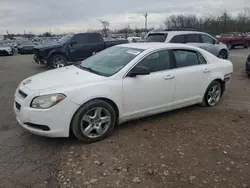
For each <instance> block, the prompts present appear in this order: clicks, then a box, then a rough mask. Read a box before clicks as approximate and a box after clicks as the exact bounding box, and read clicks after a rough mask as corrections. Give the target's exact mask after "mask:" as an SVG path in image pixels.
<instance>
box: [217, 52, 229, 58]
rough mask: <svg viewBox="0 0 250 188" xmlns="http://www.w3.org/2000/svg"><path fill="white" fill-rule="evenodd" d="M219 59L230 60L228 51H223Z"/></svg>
mask: <svg viewBox="0 0 250 188" xmlns="http://www.w3.org/2000/svg"><path fill="white" fill-rule="evenodd" d="M218 57H219V58H221V59H227V58H228V53H227V51H226V50H221V51H220V53H219V55H218Z"/></svg>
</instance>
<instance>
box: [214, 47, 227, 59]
mask: <svg viewBox="0 0 250 188" xmlns="http://www.w3.org/2000/svg"><path fill="white" fill-rule="evenodd" d="M223 51H224V52H226V53H227V59H228V57H229V52H228V50H227V49H225V48H221V49H219V52H218V54H217V57H219V55H220V53H221V52H223Z"/></svg>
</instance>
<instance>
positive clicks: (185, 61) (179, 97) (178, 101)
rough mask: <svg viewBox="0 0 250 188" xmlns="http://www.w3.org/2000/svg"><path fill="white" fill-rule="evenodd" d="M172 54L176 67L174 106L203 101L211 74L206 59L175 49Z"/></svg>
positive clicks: (193, 52)
mask: <svg viewBox="0 0 250 188" xmlns="http://www.w3.org/2000/svg"><path fill="white" fill-rule="evenodd" d="M172 52H173V56H174V59H175V67H176V68H175V83H176V88H175V98H174V106H175V107H182V106H186V105H190V104H195V103H197V102H200V101H202V98H203V95H204V92H205V90H206V87H207V85H208V81H209V76H210V74H211V73H210V70H209V65H208V64H207V63H206V60H205V58H204V57H203V56H202V55H201V54H200V53H199V52H197V51H192V50H186V49H174V50H173V51H172Z"/></svg>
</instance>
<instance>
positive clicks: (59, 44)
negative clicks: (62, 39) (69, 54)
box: [36, 42, 63, 50]
mask: <svg viewBox="0 0 250 188" xmlns="http://www.w3.org/2000/svg"><path fill="white" fill-rule="evenodd" d="M62 45H63V43H59V42H51V43H47V44H41V45H39V46H36V49H39V50H44V49H49V48H56V47H60V46H62Z"/></svg>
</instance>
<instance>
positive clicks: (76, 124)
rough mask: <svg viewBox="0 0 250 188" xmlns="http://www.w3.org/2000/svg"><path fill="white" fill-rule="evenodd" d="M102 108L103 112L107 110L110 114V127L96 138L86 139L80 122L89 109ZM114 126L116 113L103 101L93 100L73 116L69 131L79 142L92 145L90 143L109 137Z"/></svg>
mask: <svg viewBox="0 0 250 188" xmlns="http://www.w3.org/2000/svg"><path fill="white" fill-rule="evenodd" d="M98 107H101V108H104V109H105V110H107V111H108V112H109V114H110V120H111V121H110V122H111V123H110V125H109V127H108V128H107V130H106V132H105V133H104V134H103V135H101V136H99V137H96V138H90V137H87V136H86V135H84V133H83V131H82V130H81V120H82V118H83V116H84V115H85V114H86V113H88V112H89V111H90V110H91V109H93V108H98ZM115 124H116V113H115V110H114V109H113V107H112V106H111V105H110V104H109V103H107V102H105V101H103V100H93V101H90V102H87V103H86V104H84V105H83V106H82V107H81V108H80V109H79V110H78V111H77V112H76V114H75V115H74V117H73V119H72V121H71V130H72V132H73V133H74V135H75V136H76V138H78V139H79V140H81V141H83V142H84V143H92V142H97V141H99V140H102V139H104V138H106V137H108V136H109V135H111V133H112V132H113V129H114V126H115Z"/></svg>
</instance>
